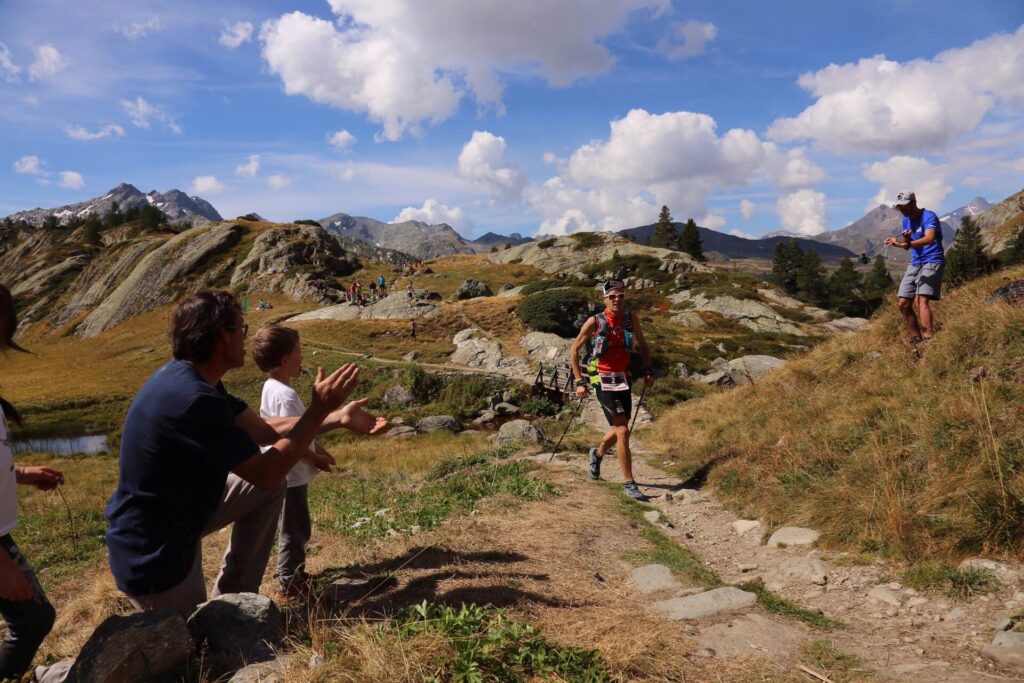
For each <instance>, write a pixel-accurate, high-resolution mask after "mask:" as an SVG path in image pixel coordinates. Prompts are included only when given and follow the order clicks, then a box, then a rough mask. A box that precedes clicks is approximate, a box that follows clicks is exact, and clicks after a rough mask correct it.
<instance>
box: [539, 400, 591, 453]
mask: <svg viewBox="0 0 1024 683" xmlns="http://www.w3.org/2000/svg"><path fill="white" fill-rule="evenodd" d="M586 400H587V399H586V397H583V398H581V399H580V400H579V401H577V402H576V408H575V409H574V410H573V411H572V417H570V418H569V424H567V425H565V429H564V430H562V436H560V437H558V443H556V444H555V448H554V450H552V451H551V457H550V458H548V462H551V461H552V460H554V459H555V454H556V453H558V448H559V447H560V446H561V445H562V439H564V438H565V435H566V434H568V433H569V427H572V423H573V421H574V420H575V419H576V415H577V414H578V413H579V411H580V408H582V407H583V402H584V401H586Z"/></svg>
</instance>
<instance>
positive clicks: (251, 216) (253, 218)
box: [235, 213, 263, 221]
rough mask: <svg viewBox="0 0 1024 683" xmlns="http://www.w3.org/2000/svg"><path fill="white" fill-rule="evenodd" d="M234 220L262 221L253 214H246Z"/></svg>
mask: <svg viewBox="0 0 1024 683" xmlns="http://www.w3.org/2000/svg"><path fill="white" fill-rule="evenodd" d="M235 220H239V221H260V220H263V219H262V218H260V217H259V215H257V214H255V213H247V214H245V215H244V216H239V217H238V218H236V219H235Z"/></svg>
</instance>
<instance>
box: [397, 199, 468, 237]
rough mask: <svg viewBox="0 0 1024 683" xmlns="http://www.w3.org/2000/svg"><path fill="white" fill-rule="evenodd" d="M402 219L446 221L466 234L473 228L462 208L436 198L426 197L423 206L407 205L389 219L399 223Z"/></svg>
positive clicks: (431, 221)
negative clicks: (443, 202) (446, 204)
mask: <svg viewBox="0 0 1024 683" xmlns="http://www.w3.org/2000/svg"><path fill="white" fill-rule="evenodd" d="M403 221H423V222H424V223H431V224H437V223H447V224H448V225H450V226H452V227H453V228H455V230H456V231H458V232H459V233H462V234H464V235H468V234H469V233H470V232H472V230H473V221H471V220H470V218H469V216H468V215H467V214H466V212H465V211H463V210H462V208H460V207H458V206H451V207H449V206H445V205H444V204H442V203H440V202H438V201H437V200H436V199H428V200H426V201H425V202H423V206H421V207H419V208H416V207H414V206H407V207H405V208H404V209H402V210H401V211H399V212H398V215H397V216H395V217H394V219H393V220H392V221H391V222H392V223H401V222H403Z"/></svg>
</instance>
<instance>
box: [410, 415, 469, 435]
mask: <svg viewBox="0 0 1024 683" xmlns="http://www.w3.org/2000/svg"><path fill="white" fill-rule="evenodd" d="M416 428H417V429H418V430H420V431H421V432H436V431H438V430H441V429H447V430H448V431H450V432H461V431H462V423H460V422H459V421H458V420H456V419H455V418H454V417H452V416H451V415H431V416H430V417H425V418H423V419H422V420H420V421H419V422H418V423H416Z"/></svg>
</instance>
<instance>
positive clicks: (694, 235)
mask: <svg viewBox="0 0 1024 683" xmlns="http://www.w3.org/2000/svg"><path fill="white" fill-rule="evenodd" d="M679 251H685V252H686V253H687V254H689V255H690V256H692V257H693V258H694V259H696V260H698V261H700V262H701V263H703V262H704V261H707V260H708V257H707V256H705V255H704V243H703V241H701V239H700V231H699V230H698V229H697V223H696V221H694V220H693V219H692V218H689V219H687V221H686V224H685V225H684V226H683V231H682V233H680V235H679Z"/></svg>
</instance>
